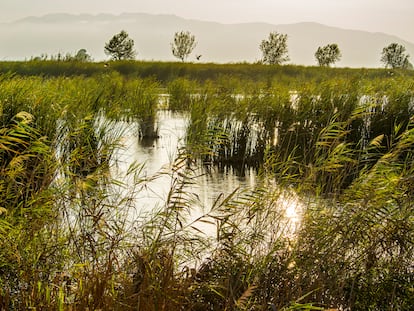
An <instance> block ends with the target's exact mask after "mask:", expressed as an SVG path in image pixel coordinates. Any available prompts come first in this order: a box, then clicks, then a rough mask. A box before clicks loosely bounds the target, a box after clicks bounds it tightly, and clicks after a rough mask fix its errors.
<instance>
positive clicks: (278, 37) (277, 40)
mask: <svg viewBox="0 0 414 311" xmlns="http://www.w3.org/2000/svg"><path fill="white" fill-rule="evenodd" d="M260 50H261V51H262V54H263V60H262V61H263V63H265V64H270V65H280V64H282V63H284V62H287V61H288V60H289V56H288V48H287V35H286V34H280V33H278V32H276V31H274V32H271V33H270V34H269V38H268V40H262V43H261V44H260Z"/></svg>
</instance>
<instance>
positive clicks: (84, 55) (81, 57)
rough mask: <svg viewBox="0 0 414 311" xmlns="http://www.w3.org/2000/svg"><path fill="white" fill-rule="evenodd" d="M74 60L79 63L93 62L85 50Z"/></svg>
mask: <svg viewBox="0 0 414 311" xmlns="http://www.w3.org/2000/svg"><path fill="white" fill-rule="evenodd" d="M73 60H75V61H78V62H90V61H92V57H91V56H90V55H89V54H88V53H87V51H86V50H85V49H80V50H79V51H78V52H77V53H76V54H75V56H74V57H73Z"/></svg>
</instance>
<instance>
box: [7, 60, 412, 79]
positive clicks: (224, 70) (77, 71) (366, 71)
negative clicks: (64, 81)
mask: <svg viewBox="0 0 414 311" xmlns="http://www.w3.org/2000/svg"><path fill="white" fill-rule="evenodd" d="M8 72H13V73H16V74H19V75H22V76H43V77H59V76H66V77H70V76H86V77H91V76H94V75H100V74H107V73H112V72H116V73H119V74H121V75H122V76H125V77H129V78H149V77H151V78H154V79H156V80H157V81H159V82H161V83H167V82H169V81H173V80H175V79H177V78H186V79H190V80H195V81H199V82H205V81H208V80H211V81H216V80H218V79H220V78H223V77H226V76H229V77H232V78H233V79H232V80H235V79H237V80H243V81H251V82H252V83H261V84H272V83H278V84H292V85H300V84H302V83H304V82H309V81H313V82H320V81H325V80H330V79H333V78H344V79H373V78H392V77H393V76H400V75H402V76H405V77H413V76H414V71H412V70H404V69H372V68H329V67H317V66H315V67H307V66H296V65H283V66H281V65H273V66H268V65H264V64H249V63H236V64H215V63H204V64H201V63H200V64H199V63H197V64H196V63H182V62H143V61H133V60H124V61H108V62H79V61H58V60H45V61H44V60H32V61H3V62H0V73H8Z"/></svg>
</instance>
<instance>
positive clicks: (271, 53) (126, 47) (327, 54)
mask: <svg viewBox="0 0 414 311" xmlns="http://www.w3.org/2000/svg"><path fill="white" fill-rule="evenodd" d="M287 39H288V36H287V34H282V33H278V32H276V31H273V32H270V34H269V36H268V38H267V39H264V40H262V42H261V43H260V45H259V49H260V51H261V53H262V59H261V60H260V61H259V62H260V63H263V64H269V65H281V64H283V63H285V62H287V61H289V60H290V58H289V53H288V44H287ZM170 45H171V52H172V54H173V56H174V57H176V58H178V59H179V60H180V61H182V62H185V61H186V60H187V58H188V57H189V56H190V54H191V53H192V52H193V50H194V48H195V47H196V46H197V42H196V39H195V36H194V35H193V34H191V33H190V32H189V31H180V32H176V33H175V34H174V37H173V41H172V42H171V44H170ZM104 52H105V54H106V55H108V56H110V58H111V60H133V59H135V57H136V56H137V51H136V50H135V47H134V40H133V39H132V38H130V37H129V35H128V33H127V32H126V31H125V30H121V31H120V32H119V33H117V34H115V35H114V36H113V37H112V38H111V39H110V40H109V41H108V42H107V43H105V46H104ZM201 56H202V55H196V59H197V60H200V58H201ZM314 56H315V60H316V62H317V64H318V66H325V67H330V66H331V65H333V64H335V63H336V62H338V61H339V60H340V59H341V57H342V53H341V50H340V49H339V47H338V44H336V43H330V44H327V45H325V46H320V47H318V49H317V50H316V52H315V54H314ZM409 57H410V55H408V54H407V53H406V48H405V47H404V46H403V45H401V44H398V43H391V44H389V45H388V46H386V47H384V48H383V50H382V52H381V59H380V60H381V62H382V63H383V64H384V66H385V68H392V69H396V68H402V69H413V65H412V64H411V63H410V61H409ZM46 58H47V55H42V56H41V57H36V58H34V60H45V59H46ZM51 59H52V60H64V61H71V60H74V61H91V60H92V58H91V56H90V55H89V54H88V53H87V52H86V50H85V49H81V50H79V51H78V52H77V53H76V54H75V55H73V56H72V55H70V54H66V55H65V56H62V55H61V54H58V55H57V56H52V57H51Z"/></svg>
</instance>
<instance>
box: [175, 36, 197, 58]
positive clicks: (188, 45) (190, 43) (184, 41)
mask: <svg viewBox="0 0 414 311" xmlns="http://www.w3.org/2000/svg"><path fill="white" fill-rule="evenodd" d="M196 45H197V43H196V41H195V36H194V35H192V34H191V33H190V32H189V31H185V32H184V31H181V32H176V33H175V34H174V41H173V42H172V43H171V51H172V53H173V55H174V56H175V57H177V58H178V59H180V60H181V61H182V62H184V61H185V60H186V59H187V57H188V56H189V55H190V54H191V52H192V51H193V50H194V48H195V47H196Z"/></svg>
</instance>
